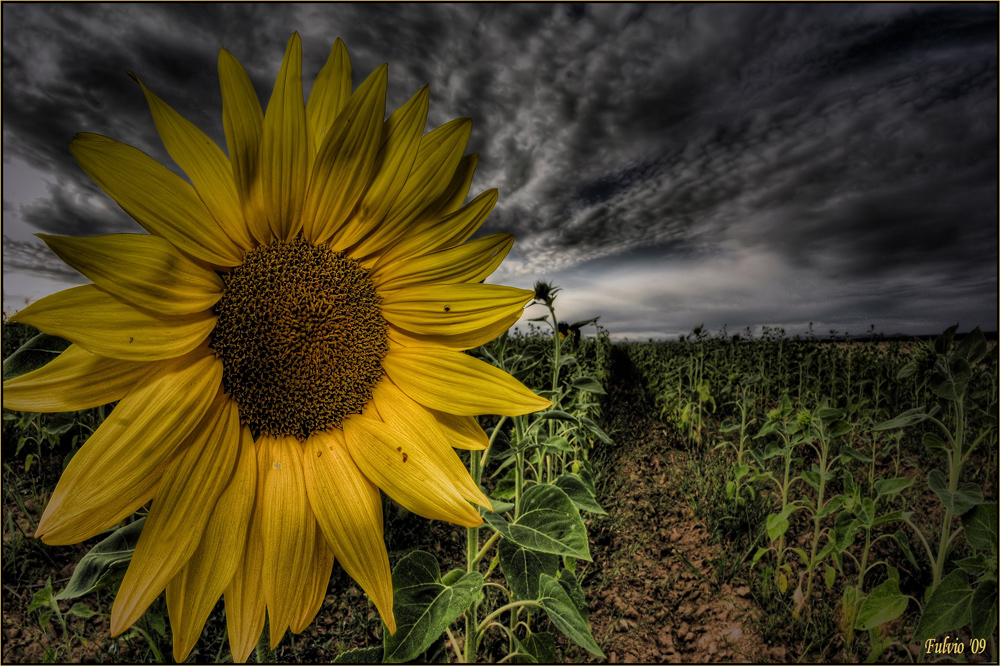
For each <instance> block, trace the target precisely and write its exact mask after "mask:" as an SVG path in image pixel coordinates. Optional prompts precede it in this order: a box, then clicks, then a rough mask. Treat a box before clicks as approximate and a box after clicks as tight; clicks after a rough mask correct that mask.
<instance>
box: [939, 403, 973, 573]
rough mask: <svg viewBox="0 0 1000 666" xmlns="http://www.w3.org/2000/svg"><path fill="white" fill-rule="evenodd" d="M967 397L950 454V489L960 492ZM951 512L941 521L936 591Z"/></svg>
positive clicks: (948, 538)
mask: <svg viewBox="0 0 1000 666" xmlns="http://www.w3.org/2000/svg"><path fill="white" fill-rule="evenodd" d="M964 398H965V395H964V394H963V395H960V396H958V399H957V400H956V401H955V407H954V409H955V434H954V436H953V437H952V442H953V443H954V448H953V449H952V450H951V451H949V452H948V489H949V490H950V491H951V492H952V493H955V492H957V491H958V482H959V479H960V477H961V475H962V445H963V444H964V442H963V439H964V437H965V409H964V406H963V404H962V401H963V399H964ZM952 518H953V516H952V514H951V511H949V510H948V508H947V507H945V510H944V520H943V521H941V539H940V540H939V541H938V554H937V560H936V561H935V562H934V581H933V583H932V584H931V589H932V590H933V589H935V588H936V587H937V586H938V584H939V583H940V582H941V579H942V578H943V576H944V565H945V561H946V560H947V559H948V546H949V544H950V542H951V522H952Z"/></svg>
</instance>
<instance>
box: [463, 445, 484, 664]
mask: <svg viewBox="0 0 1000 666" xmlns="http://www.w3.org/2000/svg"><path fill="white" fill-rule="evenodd" d="M480 462H481V461H480V458H479V456H478V455H476V452H475V451H470V452H469V475H470V476H471V477H472V482H473V483H475V484H476V485H477V486H478V485H479V482H480V480H481V478H482V469H481V467H480ZM465 554H466V562H467V564H468V568H467V571H468V572H469V573H472V572H473V571H475V570H476V569H478V568H479V559H477V558H478V556H479V527H468V528H466V548H465ZM478 615H479V596H478V595H476V596H475V598H474V599H473V601H472V605H471V606H470V607H469V609H468V610H467V611H466V612H465V661H466V663H473V662H475V661H476V643H478V642H479V641H478V638H479V636H478V634H477V632H476V619H477V617H478Z"/></svg>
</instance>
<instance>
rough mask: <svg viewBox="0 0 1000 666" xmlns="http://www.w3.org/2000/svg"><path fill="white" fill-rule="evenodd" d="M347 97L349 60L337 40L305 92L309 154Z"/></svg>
mask: <svg viewBox="0 0 1000 666" xmlns="http://www.w3.org/2000/svg"><path fill="white" fill-rule="evenodd" d="M350 97H351V57H350V56H349V55H348V54H347V47H346V46H344V41H343V40H342V39H341V38H340V37H337V41H335V42H334V43H333V48H331V49H330V56H329V57H328V58H327V59H326V64H325V65H323V69H321V70H320V71H319V74H318V75H317V76H316V80H315V81H314V82H313V87H312V90H311V91H310V92H309V101H308V102H307V103H306V118H307V119H308V121H309V137H310V139H311V140H312V144H313V145H312V149H313V152H317V151H318V150H319V147H320V144H322V143H323V137H324V136H326V131H327V130H328V129H330V125H332V124H333V121H334V120H336V119H337V116H339V115H340V112H341V111H343V110H344V107H345V106H347V100H348V99H350Z"/></svg>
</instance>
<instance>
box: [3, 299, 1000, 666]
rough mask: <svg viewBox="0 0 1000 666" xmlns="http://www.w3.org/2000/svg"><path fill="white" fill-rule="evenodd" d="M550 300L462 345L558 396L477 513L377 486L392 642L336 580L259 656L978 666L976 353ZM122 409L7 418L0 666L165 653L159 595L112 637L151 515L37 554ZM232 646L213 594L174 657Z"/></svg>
mask: <svg viewBox="0 0 1000 666" xmlns="http://www.w3.org/2000/svg"><path fill="white" fill-rule="evenodd" d="M557 292H558V289H557V288H550V287H548V286H547V285H544V284H539V285H538V287H537V288H536V300H535V307H536V309H537V310H538V312H539V313H540V315H541V316H539V317H537V318H536V319H535V323H533V324H532V325H531V329H530V331H529V332H528V333H527V334H523V333H512V334H508V335H504V336H501V337H500V338H498V339H497V340H495V341H493V342H491V343H489V344H486V345H483V346H482V347H479V348H476V349H475V350H472V351H471V352H470V353H471V354H472V355H474V356H476V357H478V358H480V359H481V360H484V361H486V362H488V363H490V364H492V365H494V366H496V367H498V368H501V369H503V370H505V371H506V372H508V373H510V374H511V375H513V376H515V377H517V378H518V379H520V380H521V381H522V382H524V383H525V384H526V385H527V386H529V387H531V388H532V389H533V390H535V391H536V392H537V393H538V394H539V395H542V396H545V397H548V398H549V399H550V400H552V402H553V405H552V407H550V408H549V409H547V410H544V411H542V412H538V413H535V414H528V415H523V416H515V417H481V419H480V421H481V424H482V425H483V427H484V429H485V431H486V433H487V435H488V436H489V440H490V441H489V447H488V448H487V449H485V450H484V451H469V452H467V453H466V454H464V455H463V456H462V459H463V461H464V462H465V464H466V465H467V466H468V469H469V472H470V474H471V476H472V477H473V479H474V480H476V481H477V482H478V483H479V485H480V487H481V488H482V489H483V490H484V491H485V492H486V493H487V495H488V496H489V498H490V500H491V503H492V505H493V511H492V512H487V511H485V510H481V512H482V514H483V517H484V521H485V522H484V523H483V524H482V525H481V526H478V527H469V528H464V529H460V528H455V527H454V526H450V525H446V524H444V523H439V522H436V521H430V520H426V519H423V518H420V517H418V516H416V515H415V514H412V513H410V512H408V511H407V510H406V509H404V508H402V507H401V506H399V505H398V504H396V503H394V502H392V501H389V500H388V498H386V497H384V496H383V499H384V500H385V501H384V504H383V506H384V516H383V518H384V525H385V539H386V543H387V546H388V549H389V555H390V559H391V561H392V584H393V588H394V600H393V604H394V615H395V619H396V623H397V631H396V633H395V634H392V633H389V632H388V631H386V629H385V626H384V624H382V622H381V620H380V618H379V614H378V611H377V609H376V608H375V607H374V605H373V604H372V602H371V601H370V600H366V597H365V595H364V593H363V592H362V591H361V590H360V589H359V588H358V586H357V584H355V583H354V582H353V581H351V579H350V578H349V577H347V575H346V574H345V573H344V572H343V571H342V570H338V569H339V567H336V568H335V569H334V571H333V576H332V579H331V580H330V582H329V586H328V588H327V590H326V594H325V597H324V603H323V606H322V608H321V609H320V612H319V615H318V616H317V617H316V620H315V622H314V623H312V624H311V625H310V626H309V627H307V628H306V629H305V630H304V631H303V632H301V633H298V634H295V635H292V636H288V637H286V638H285V639H284V640H282V642H281V643H280V644H279V645H278V646H277V648H276V649H274V650H271V649H269V646H268V645H267V643H266V641H262V642H261V643H260V645H258V647H257V649H256V651H255V652H253V653H252V654H251V655H250V656H249V661H250V662H254V661H257V662H275V661H276V662H278V663H285V662H287V663H323V662H329V661H334V662H335V663H383V662H386V663H400V662H413V661H415V662H438V663H444V662H449V663H474V662H487V663H494V662H520V663H525V662H526V663H536V662H537V663H551V662H554V661H557V660H560V661H561V660H563V659H567V660H570V661H573V662H606V661H610V662H612V663H615V662H630V661H653V662H679V661H688V660H699V661H712V662H733V661H744V660H749V661H753V660H765V661H776V662H781V661H798V660H806V661H829V660H834V661H842V660H843V661H854V660H858V661H861V660H867V661H877V662H910V661H912V660H921V659H923V660H928V661H937V660H941V659H945V660H966V661H972V662H979V661H989V660H992V659H995V655H996V627H997V621H996V609H997V582H996V580H997V579H996V575H997V574H996V560H997V552H996V551H997V505H996V490H997V448H998V447H997V426H996V416H997V374H996V373H997V351H996V349H997V347H996V345H995V343H988V342H987V341H986V339H985V337H984V336H983V335H982V334H981V333H979V331H978V330H976V331H973V332H971V333H969V334H966V335H965V336H960V337H959V336H956V334H955V329H954V328H952V329H949V330H948V331H946V332H945V333H943V334H942V335H941V336H939V337H938V338H936V339H935V340H932V341H912V342H911V341H906V342H901V341H889V342H887V341H881V340H878V339H875V338H873V339H871V340H866V341H857V340H846V341H832V340H820V339H818V338H816V337H806V338H795V339H790V338H787V337H785V335H784V334H783V332H781V331H775V330H766V331H765V332H764V334H763V335H762V336H760V337H757V338H754V337H752V336H750V334H749V333H748V332H745V333H743V334H740V335H727V334H726V333H725V332H724V331H723V332H720V333H718V334H716V335H712V334H709V333H708V332H706V331H704V330H702V329H700V328H696V329H695V330H694V331H693V332H692V333H690V334H689V335H687V336H684V337H683V338H682V339H681V340H679V341H677V342H647V343H619V344H612V343H611V342H610V340H609V338H608V335H607V332H606V331H604V330H603V329H602V328H601V327H600V326H599V325H597V323H596V322H595V321H585V322H576V323H574V324H572V325H569V326H568V325H566V323H565V322H560V321H559V320H558V319H557V315H556V309H555V300H556V293H557ZM3 344H4V347H3V355H4V359H5V360H4V377H5V379H7V378H9V377H13V376H18V375H20V374H22V373H24V372H27V371H30V370H31V369H33V368H37V367H41V366H43V365H44V364H46V363H47V362H49V361H50V360H51V359H52V358H55V357H57V356H58V355H59V354H61V353H62V352H63V351H64V349H65V348H66V347H67V346H68V343H66V342H65V341H63V340H61V339H59V338H56V337H54V336H48V335H44V334H39V333H38V332H37V331H35V330H33V329H31V328H30V327H28V326H24V325H18V324H12V323H5V324H4V328H3ZM113 406H114V405H108V406H106V407H97V408H93V409H88V410H83V411H79V412H75V413H57V414H37V413H30V412H13V411H9V410H4V416H3V442H4V515H3V524H4V541H3V544H4V546H3V547H4V551H3V570H4V581H5V583H4V602H3V604H4V648H3V650H4V652H3V656H4V660H5V661H9V662H15V663H16V662H22V663H25V662H40V661H44V662H52V661H101V662H115V663H117V662H131V661H142V662H155V663H160V662H165V661H170V660H171V658H170V646H171V644H172V639H171V628H170V620H169V618H168V617H167V613H166V606H165V603H164V600H163V597H162V595H161V597H160V598H159V599H157V600H156V601H155V602H154V603H153V604H152V606H150V608H149V609H148V610H147V611H146V612H145V613H144V614H143V615H142V617H141V618H140V620H139V621H138V622H137V623H135V624H134V625H133V626H132V628H130V629H129V630H128V631H126V632H124V633H122V634H120V635H118V636H116V637H111V636H109V621H110V606H111V605H112V603H113V600H114V596H115V590H116V588H117V587H118V586H119V585H120V584H121V581H122V577H123V574H124V572H125V570H126V567H127V565H128V562H129V559H130V557H131V555H132V553H133V552H134V549H135V545H136V543H137V541H138V537H139V535H140V534H141V531H142V527H143V524H144V522H145V514H146V512H147V511H148V508H144V509H142V510H140V512H139V513H137V514H135V515H134V516H131V517H129V518H128V519H126V520H125V521H123V523H122V524H120V525H119V526H116V527H115V528H113V529H110V530H108V531H107V532H106V533H104V534H101V535H98V536H96V537H94V538H92V539H89V540H88V541H85V542H84V543H83V544H81V545H79V546H75V547H50V546H46V545H45V544H43V543H42V542H40V541H38V540H37V539H34V538H32V532H33V529H34V527H35V525H36V524H37V522H38V520H39V517H40V511H41V508H43V507H44V505H45V503H46V501H47V498H48V496H49V495H50V494H51V493H52V489H53V487H54V485H55V482H56V480H57V479H58V477H59V475H60V473H61V471H62V469H63V468H64V467H65V466H66V465H67V464H68V462H69V460H70V459H71V458H72V457H73V455H74V454H75V453H76V452H77V451H78V450H79V448H80V446H81V445H82V444H83V443H85V442H86V440H87V439H88V437H89V436H90V435H91V434H92V433H93V432H94V430H95V429H96V428H97V427H98V426H99V425H100V423H101V422H102V420H103V419H104V418H105V417H106V416H107V414H108V413H109V412H110V411H111V409H112V408H113ZM640 586H641V587H640ZM226 633H227V632H226V618H225V610H224V607H223V604H222V603H219V604H218V606H217V607H216V608H215V609H214V610H213V611H212V613H211V616H210V617H209V619H208V621H207V622H206V625H205V630H204V633H203V636H202V639H201V640H200V641H199V643H198V645H197V647H195V649H194V651H193V652H192V654H191V656H189V657H188V660H189V661H198V662H203V661H216V662H226V661H231V655H230V653H229V650H228V647H227V637H226ZM958 650H961V652H959V651H958Z"/></svg>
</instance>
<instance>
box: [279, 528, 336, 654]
mask: <svg viewBox="0 0 1000 666" xmlns="http://www.w3.org/2000/svg"><path fill="white" fill-rule="evenodd" d="M315 532H316V541H315V545H314V547H313V556H312V560H311V561H310V562H309V566H308V569H307V571H306V578H305V580H304V581H303V584H302V590H300V601H299V608H298V613H297V615H295V617H294V619H293V620H292V622H291V624H290V625H289V629H291V631H292V633H293V634H300V633H302V631H303V630H305V628H306V627H308V626H309V625H310V624H312V621H313V620H314V619H315V618H316V614H317V613H318V612H319V609H320V608H321V607H322V606H323V600H324V599H325V598H326V589H327V588H328V587H329V586H330V574H331V573H333V550H331V549H330V544H328V543H327V542H326V538H325V537H324V536H323V532H322V531H321V530H315Z"/></svg>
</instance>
